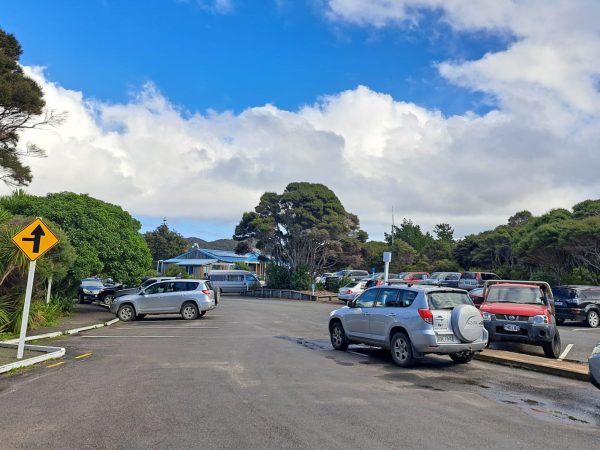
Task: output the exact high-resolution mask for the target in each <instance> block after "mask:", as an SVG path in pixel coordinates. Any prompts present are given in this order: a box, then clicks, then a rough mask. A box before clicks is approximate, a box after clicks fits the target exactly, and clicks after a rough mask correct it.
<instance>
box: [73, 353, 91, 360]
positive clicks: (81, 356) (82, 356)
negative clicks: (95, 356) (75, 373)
mask: <svg viewBox="0 0 600 450" xmlns="http://www.w3.org/2000/svg"><path fill="white" fill-rule="evenodd" d="M88 356H92V354H91V353H84V354H83V355H79V356H76V357H75V359H81V358H87V357H88Z"/></svg>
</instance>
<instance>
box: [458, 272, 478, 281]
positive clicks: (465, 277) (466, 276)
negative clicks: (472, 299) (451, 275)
mask: <svg viewBox="0 0 600 450" xmlns="http://www.w3.org/2000/svg"><path fill="white" fill-rule="evenodd" d="M460 277H461V278H462V279H463V280H474V279H475V278H476V277H475V274H474V273H473V272H465V273H463V274H462V275H461V276H460Z"/></svg>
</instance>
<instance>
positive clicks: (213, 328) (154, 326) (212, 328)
mask: <svg viewBox="0 0 600 450" xmlns="http://www.w3.org/2000/svg"><path fill="white" fill-rule="evenodd" d="M139 328H140V327H138V326H135V327H120V328H119V330H137V329H139ZM142 328H152V329H157V328H163V329H167V328H173V329H175V330H218V329H219V327H172V326H169V325H163V326H160V325H143V326H142Z"/></svg>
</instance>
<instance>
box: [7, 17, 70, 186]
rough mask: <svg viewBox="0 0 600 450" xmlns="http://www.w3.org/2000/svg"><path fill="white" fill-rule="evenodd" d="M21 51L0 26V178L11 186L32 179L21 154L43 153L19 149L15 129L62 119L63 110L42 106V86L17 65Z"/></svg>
mask: <svg viewBox="0 0 600 450" xmlns="http://www.w3.org/2000/svg"><path fill="white" fill-rule="evenodd" d="M21 53H22V50H21V46H20V45H19V42H18V41H17V39H16V38H15V37H14V36H13V35H12V34H8V33H6V32H4V31H3V30H1V29H0V180H2V181H4V182H5V183H7V184H9V185H15V186H25V185H27V184H29V183H30V182H31V179H32V175H31V170H30V168H29V167H28V166H26V165H25V164H23V161H22V158H23V156H43V155H44V152H43V150H41V149H39V148H37V147H36V146H33V145H28V146H26V149H25V150H19V149H18V148H17V144H18V142H19V133H20V132H21V131H23V130H25V129H28V128H35V127H39V126H40V125H56V124H58V123H60V122H62V120H64V114H60V113H59V114H57V113H56V112H54V111H45V110H44V107H45V102H44V98H43V93H42V89H41V88H40V86H39V85H38V84H37V83H36V82H35V81H34V80H32V79H31V78H29V77H28V76H26V75H25V74H24V73H23V69H22V67H21V66H20V65H19V58H20V57H21Z"/></svg>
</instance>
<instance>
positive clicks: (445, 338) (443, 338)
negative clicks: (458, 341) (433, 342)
mask: <svg viewBox="0 0 600 450" xmlns="http://www.w3.org/2000/svg"><path fill="white" fill-rule="evenodd" d="M437 341H438V342H454V335H453V334H438V335H437Z"/></svg>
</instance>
